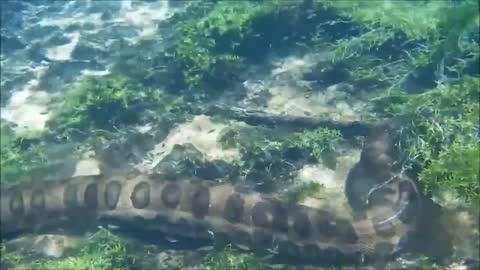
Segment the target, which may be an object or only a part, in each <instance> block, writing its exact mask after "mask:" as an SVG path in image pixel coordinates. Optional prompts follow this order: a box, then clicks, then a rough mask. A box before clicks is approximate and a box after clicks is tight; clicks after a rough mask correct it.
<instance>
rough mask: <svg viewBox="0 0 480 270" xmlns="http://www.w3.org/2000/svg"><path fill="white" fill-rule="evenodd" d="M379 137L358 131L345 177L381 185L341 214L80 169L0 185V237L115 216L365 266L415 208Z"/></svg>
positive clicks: (395, 244) (306, 258)
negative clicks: (360, 136) (354, 157)
mask: <svg viewBox="0 0 480 270" xmlns="http://www.w3.org/2000/svg"><path fill="white" fill-rule="evenodd" d="M386 134H387V133H386V132H384V131H383V130H380V132H379V131H378V130H377V131H376V134H373V135H371V136H369V137H367V140H366V143H365V146H364V149H363V151H362V157H361V160H360V162H359V163H358V164H357V165H356V168H354V170H352V171H351V173H350V175H349V178H350V181H356V180H355V179H353V178H355V177H356V174H358V172H359V171H360V172H362V173H363V176H362V177H366V176H368V177H370V178H371V179H376V180H375V181H377V180H378V181H377V182H382V181H383V182H384V184H383V185H382V186H380V187H379V188H378V189H376V190H375V191H374V192H373V193H372V194H371V196H370V198H369V203H368V204H365V207H360V208H359V209H355V211H354V215H353V216H351V217H348V216H340V215H338V213H335V211H333V210H331V209H324V208H322V209H316V208H312V207H307V206H304V205H300V204H296V203H291V202H289V201H288V200H286V199H285V198H281V197H279V196H276V195H272V194H263V193H257V192H244V191H240V190H238V189H236V188H235V186H233V185H231V184H215V183H212V182H208V181H203V180H189V179H175V180H173V179H166V178H162V177H158V176H155V175H147V174H140V173H137V174H135V175H128V176H81V177H75V178H70V179H67V180H63V181H34V182H31V183H21V184H18V185H15V186H13V187H9V188H7V189H3V190H2V193H1V195H2V196H1V232H2V238H3V237H5V236H7V235H8V234H11V233H14V234H15V233H20V232H22V231H25V230H26V231H29V230H33V229H36V228H51V227H58V226H64V227H68V226H78V225H88V224H99V223H100V222H108V223H116V222H117V223H121V224H123V225H125V224H126V225H128V226H130V225H131V226H134V227H135V228H136V229H138V230H142V228H143V229H145V230H147V229H148V230H150V229H153V230H158V231H160V232H161V233H165V234H170V235H177V236H182V237H187V238H191V239H198V240H202V239H205V240H211V239H212V237H213V238H216V237H224V238H225V239H227V240H228V241H229V242H231V243H234V244H238V245H243V246H247V247H249V248H250V249H251V250H253V251H256V252H259V253H261V252H271V253H274V254H276V255H277V256H276V257H277V258H279V259H280V260H285V261H290V262H291V261H295V262H300V263H301V264H307V265H340V264H352V265H360V264H369V263H371V262H374V261H376V260H378V259H385V258H388V257H391V256H394V255H395V254H396V253H397V251H399V247H400V246H401V242H402V240H403V239H404V237H405V236H406V235H408V233H409V232H411V231H413V230H415V223H416V217H417V215H418V212H417V211H418V209H419V207H418V204H417V202H418V201H419V200H418V197H417V196H418V193H417V192H416V189H415V186H414V184H412V181H411V180H409V179H408V178H407V177H405V176H402V175H401V174H395V173H391V172H390V171H392V164H391V160H392V157H391V156H390V154H389V151H387V150H388V149H390V147H391V146H388V145H387V144H386V142H387V141H388V140H386V137H385V135H386ZM382 140H383V141H382ZM362 173H360V174H362ZM360 178H361V177H360ZM360 178H359V179H360ZM352 179H353V180H352ZM382 179H383V180H382ZM387 179H391V180H390V181H388V182H386V180H387Z"/></svg>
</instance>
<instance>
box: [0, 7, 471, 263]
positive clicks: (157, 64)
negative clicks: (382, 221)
mask: <svg viewBox="0 0 480 270" xmlns="http://www.w3.org/2000/svg"><path fill="white" fill-rule="evenodd" d="M412 10H415V12H411V11H412ZM478 27H479V14H478V2H477V1H473V0H465V1H415V2H414V1H387V0H385V1H358V2H352V1H329V0H305V1H199V2H192V3H191V4H188V5H186V7H185V8H184V10H183V11H182V12H179V13H177V14H175V15H174V16H173V17H171V18H169V19H168V20H166V21H162V22H160V23H159V29H160V30H162V31H165V29H170V30H169V31H170V32H169V33H170V34H169V35H168V38H165V39H164V40H163V41H162V42H163V43H162V44H159V43H155V42H145V44H140V45H138V48H137V52H135V50H133V52H135V53H133V54H132V53H128V54H127V55H126V56H125V57H124V58H121V59H120V60H119V61H118V63H115V66H114V67H113V69H112V74H111V75H107V76H102V77H87V78H84V79H82V80H81V81H79V82H78V83H77V84H75V85H72V86H71V87H69V89H66V90H65V91H64V93H62V94H61V95H59V96H58V97H57V100H56V104H55V106H53V108H52V111H51V115H52V118H51V120H50V121H49V122H48V123H47V128H46V130H45V131H42V132H36V131H34V132H33V131H32V132H24V133H20V134H18V133H15V132H14V131H13V127H12V126H11V125H10V124H8V123H4V122H2V125H1V159H0V167H1V182H2V184H12V183H14V182H17V181H21V180H28V179H31V178H35V176H37V175H44V174H45V172H48V171H52V170H55V169H57V168H60V167H61V166H62V165H61V163H62V162H64V161H65V160H64V159H66V158H65V155H64V153H68V154H69V157H68V159H72V160H75V159H78V158H80V156H81V154H82V153H83V152H85V151H87V150H92V149H107V148H109V147H111V146H112V145H118V144H122V143H124V142H125V141H126V140H127V139H125V138H127V137H128V138H130V137H132V136H139V137H140V139H139V140H142V141H148V142H150V141H161V140H162V139H163V138H165V136H166V135H167V134H168V131H169V130H170V129H172V128H173V127H175V125H176V124H178V123H182V122H185V121H187V120H189V119H191V118H192V116H193V115H194V114H195V112H197V111H201V110H202V109H205V108H206V107H207V106H208V105H210V104H214V103H215V102H216V98H217V97H219V96H221V95H222V94H225V93H227V94H228V93H231V92H234V91H238V89H237V88H235V87H234V86H235V85H236V84H238V82H239V81H240V82H241V81H242V80H244V79H245V78H244V76H246V75H245V74H246V71H247V70H248V69H249V67H251V66H253V65H258V64H259V63H262V62H263V61H266V60H267V59H268V56H269V55H270V54H272V53H274V52H276V53H278V54H281V55H288V54H289V53H296V52H298V51H303V52H325V57H324V58H323V59H322V60H321V61H320V62H319V63H317V64H316V65H315V66H314V67H313V68H312V70H311V71H310V72H308V73H306V74H305V76H304V78H303V79H304V80H306V81H311V82H314V83H316V84H317V85H319V86H321V87H327V86H329V85H333V84H337V83H348V84H349V85H352V86H353V87H352V89H353V90H352V93H351V94H352V95H353V96H356V95H360V93H359V92H360V91H359V89H361V90H362V91H363V92H366V93H367V95H368V97H369V103H368V106H367V109H366V111H365V121H372V122H376V121H383V120H391V121H392V122H394V123H395V124H396V125H397V126H398V127H400V128H399V134H400V144H399V149H400V152H401V157H402V159H401V162H402V166H403V167H404V168H405V169H406V170H409V171H411V172H412V173H413V174H415V175H416V176H417V177H418V179H419V181H420V184H421V187H422V189H423V191H424V192H425V194H427V196H431V197H432V198H433V199H434V201H435V202H437V203H438V204H440V205H441V206H444V207H450V206H451V205H452V204H453V205H459V204H460V205H462V206H466V207H469V208H474V209H475V208H478V206H479V205H480V176H479V171H480V167H479V166H480V154H479V152H480V78H479V72H478V66H479V65H478V64H479V54H480V50H479V34H478V33H479V31H478ZM160 30H159V31H160ZM216 117H219V118H221V119H220V121H223V122H228V120H229V119H223V118H226V117H224V116H222V115H219V116H216ZM149 123H150V124H152V126H153V128H151V129H150V130H149V131H148V132H146V133H145V134H141V135H139V133H138V132H137V131H136V127H137V126H140V125H146V124H149ZM346 140H347V139H346V138H344V137H343V136H342V134H341V132H339V131H338V130H334V129H330V128H323V127H319V128H317V129H314V130H301V129H299V130H294V131H292V130H288V129H287V130H282V129H271V128H269V127H253V126H245V125H235V124H229V127H228V128H226V129H224V130H223V131H222V136H221V137H220V139H219V141H220V143H221V144H222V146H223V147H224V148H226V149H228V148H237V149H238V150H239V152H240V159H238V160H235V161H233V162H230V163H227V162H223V163H221V164H219V163H213V162H209V161H205V160H204V159H203V157H202V155H201V153H198V151H196V150H195V149H190V148H188V147H181V146H178V147H177V148H176V150H178V151H180V152H181V157H180V158H179V160H180V162H177V161H178V160H173V161H174V162H171V164H175V166H172V167H171V168H166V169H165V170H166V171H167V172H169V173H171V174H173V175H181V176H197V177H198V176H201V175H199V174H198V170H197V168H212V167H215V168H216V172H217V173H216V174H215V176H214V177H213V178H215V180H216V181H219V182H222V181H232V182H235V181H238V179H243V180H244V181H245V182H247V183H249V184H252V185H253V186H254V188H255V189H257V190H260V191H268V192H271V191H280V190H282V188H284V187H286V186H288V185H290V184H292V182H294V176H295V174H296V172H297V171H298V169H299V168H301V167H302V166H304V165H305V164H315V163H318V162H322V163H323V164H327V165H328V167H331V168H333V169H334V168H335V165H336V164H335V151H336V150H337V148H338V146H339V144H342V143H344V142H345V141H346ZM350 143H352V144H353V145H355V144H358V142H356V141H355V142H354V141H350ZM57 149H58V152H59V153H57ZM171 158H172V159H173V158H174V157H172V156H171ZM167 165H168V164H167ZM167 169H168V170H167ZM318 189H319V187H318V186H316V185H315V184H312V185H307V186H306V187H305V188H304V190H302V191H300V192H299V194H297V195H296V196H298V198H297V200H298V199H299V198H303V197H304V196H305V194H309V193H312V192H316V191H318ZM302 192H305V194H303V193H302ZM300 193H302V194H303V195H302V194H300ZM18 253H19V252H16V251H9V250H6V249H5V248H3V247H2V262H1V264H2V269H3V267H7V268H8V267H11V266H18V265H27V266H28V267H32V268H35V269H40V268H41V269H72V268H75V269H143V268H142V267H144V266H142V265H141V260H142V259H141V258H140V257H141V256H142V255H141V254H140V255H139V254H137V253H135V252H133V251H132V250H131V249H128V247H127V245H126V244H125V243H124V242H123V241H122V240H121V239H120V238H118V237H116V236H114V235H112V234H111V233H109V232H108V231H103V230H100V231H98V232H97V233H95V234H94V235H93V236H92V237H90V238H88V239H87V240H85V243H82V244H81V245H80V247H78V248H76V249H75V250H73V251H72V252H71V253H69V254H68V255H67V256H66V257H65V258H60V259H57V260H45V259H40V260H37V259H32V258H31V257H29V256H27V255H25V254H18ZM133 253H135V254H134V255H132V254H133ZM139 256H140V257H139ZM202 263H203V265H204V266H205V269H212V270H213V269H215V270H217V269H226V270H228V269H269V268H268V267H269V266H267V264H264V263H263V262H262V261H260V260H259V259H258V258H257V257H255V256H254V255H252V254H245V253H239V252H237V251H236V250H234V249H232V248H226V249H224V250H223V251H218V252H214V253H213V254H212V255H208V256H206V257H205V258H204V259H203V261H202ZM176 267H177V268H176ZM176 267H175V266H172V268H167V269H182V268H181V266H176ZM422 267H424V269H427V267H428V266H427V265H425V266H422ZM432 268H433V266H432Z"/></svg>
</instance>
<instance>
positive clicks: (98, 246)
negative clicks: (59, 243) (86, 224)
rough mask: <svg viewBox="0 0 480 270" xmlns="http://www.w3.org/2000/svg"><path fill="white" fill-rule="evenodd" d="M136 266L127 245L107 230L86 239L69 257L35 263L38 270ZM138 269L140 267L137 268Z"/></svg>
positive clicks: (102, 269) (102, 268)
mask: <svg viewBox="0 0 480 270" xmlns="http://www.w3.org/2000/svg"><path fill="white" fill-rule="evenodd" d="M135 266H136V263H135V258H134V256H133V255H131V253H130V252H128V250H127V246H126V245H125V243H124V242H123V241H122V240H121V239H120V238H119V237H118V236H115V235H113V234H112V233H110V232H109V231H107V230H105V229H100V230H99V231H98V232H96V233H94V234H93V235H91V236H90V237H89V238H87V239H85V240H84V241H83V243H82V244H80V245H79V247H77V248H76V249H75V250H73V251H72V252H71V253H70V255H69V256H66V257H64V258H61V259H57V260H46V261H41V262H38V263H35V264H34V265H33V266H32V267H35V268H37V269H49V270H60V269H82V270H90V269H91V270H93V269H95V270H97V269H99V270H106V269H119V270H127V269H132V268H134V267H135ZM137 267H138V266H137Z"/></svg>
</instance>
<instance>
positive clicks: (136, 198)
mask: <svg viewBox="0 0 480 270" xmlns="http://www.w3.org/2000/svg"><path fill="white" fill-rule="evenodd" d="M130 200H131V201H132V205H133V207H135V208H137V209H143V208H145V207H147V206H148V204H149V203H150V185H149V184H148V183H146V182H141V183H138V184H137V185H135V187H134V188H133V192H132V194H131V197H130Z"/></svg>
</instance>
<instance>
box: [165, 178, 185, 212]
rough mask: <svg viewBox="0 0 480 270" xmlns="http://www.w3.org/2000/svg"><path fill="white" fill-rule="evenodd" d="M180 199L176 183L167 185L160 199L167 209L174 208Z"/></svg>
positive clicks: (179, 190)
mask: <svg viewBox="0 0 480 270" xmlns="http://www.w3.org/2000/svg"><path fill="white" fill-rule="evenodd" d="M181 198H182V190H181V188H180V186H178V185H177V184H176V183H169V184H167V185H166V186H165V187H164V188H163V190H162V195H161V199H162V202H163V204H164V205H165V206H167V207H168V208H172V209H173V208H176V207H177V206H178V204H179V203H180V200H181Z"/></svg>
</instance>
